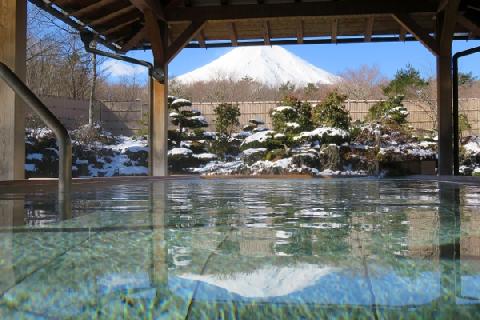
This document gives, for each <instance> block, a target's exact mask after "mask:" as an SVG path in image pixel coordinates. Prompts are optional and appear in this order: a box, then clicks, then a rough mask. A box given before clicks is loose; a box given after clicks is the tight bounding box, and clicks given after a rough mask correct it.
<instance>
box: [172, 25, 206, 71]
mask: <svg viewBox="0 0 480 320" xmlns="http://www.w3.org/2000/svg"><path fill="white" fill-rule="evenodd" d="M206 23H207V22H206V21H193V22H192V23H191V24H190V25H189V26H188V27H187V28H186V29H185V30H184V31H183V32H182V33H181V34H180V35H179V36H178V38H177V39H175V40H174V41H173V42H172V44H171V45H170V46H169V47H168V49H167V61H166V62H167V63H169V62H170V61H172V60H173V58H175V56H176V55H177V54H178V53H179V52H180V51H181V50H182V49H183V48H185V46H186V45H187V44H188V43H189V42H190V41H191V40H192V39H193V38H194V37H195V36H196V35H197V34H198V33H199V32H200V31H201V30H202V29H203V27H204V26H205V24H206Z"/></svg>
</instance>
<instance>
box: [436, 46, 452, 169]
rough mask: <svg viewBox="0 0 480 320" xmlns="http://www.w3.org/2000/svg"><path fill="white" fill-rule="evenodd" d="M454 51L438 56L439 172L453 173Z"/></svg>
mask: <svg viewBox="0 0 480 320" xmlns="http://www.w3.org/2000/svg"><path fill="white" fill-rule="evenodd" d="M452 90H453V87H452V51H451V49H450V50H449V51H448V52H442V53H441V55H439V56H437V125H438V174H439V175H441V176H449V175H452V174H453V117H452V106H453V103H452V101H453V100H452Z"/></svg>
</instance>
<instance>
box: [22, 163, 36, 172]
mask: <svg viewBox="0 0 480 320" xmlns="http://www.w3.org/2000/svg"><path fill="white" fill-rule="evenodd" d="M25 171H27V172H37V166H36V165H35V164H34V163H26V164H25Z"/></svg>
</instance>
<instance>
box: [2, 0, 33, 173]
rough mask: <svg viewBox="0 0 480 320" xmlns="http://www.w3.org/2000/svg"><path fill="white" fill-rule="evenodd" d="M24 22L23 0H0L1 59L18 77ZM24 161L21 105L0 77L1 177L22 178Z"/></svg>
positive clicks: (21, 70)
mask: <svg viewBox="0 0 480 320" xmlns="http://www.w3.org/2000/svg"><path fill="white" fill-rule="evenodd" d="M26 25H27V1H26V0H0V61H2V62H3V63H5V64H7V65H8V66H9V67H10V68H11V69H12V70H13V71H14V72H15V73H16V74H17V75H18V76H19V77H20V78H21V79H25V69H26V68H25V66H26V43H27V42H26ZM24 164H25V111H24V105H23V102H22V101H21V99H20V98H19V97H18V96H17V95H15V93H14V92H13V91H12V90H11V89H10V88H9V87H8V86H7V85H6V84H5V83H3V82H2V81H1V80H0V180H18V179H23V178H24V176H25V175H24V170H25V169H24Z"/></svg>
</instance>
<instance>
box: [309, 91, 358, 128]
mask: <svg viewBox="0 0 480 320" xmlns="http://www.w3.org/2000/svg"><path fill="white" fill-rule="evenodd" d="M346 99H347V96H344V95H341V94H339V93H338V92H337V91H332V92H331V93H330V94H328V95H327V97H326V98H325V99H324V100H323V101H322V102H321V103H319V104H318V105H317V106H316V107H315V108H314V109H313V123H314V125H315V126H317V127H321V126H325V127H334V128H340V129H344V130H348V128H349V126H350V121H351V118H350V114H349V113H348V111H347V110H345V100H346Z"/></svg>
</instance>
